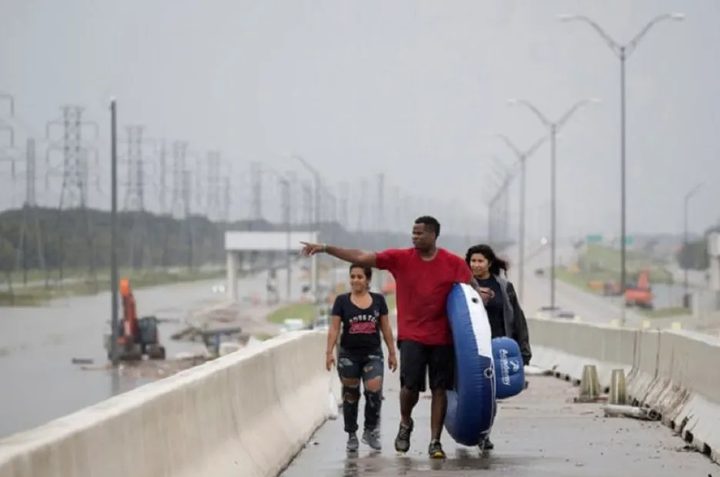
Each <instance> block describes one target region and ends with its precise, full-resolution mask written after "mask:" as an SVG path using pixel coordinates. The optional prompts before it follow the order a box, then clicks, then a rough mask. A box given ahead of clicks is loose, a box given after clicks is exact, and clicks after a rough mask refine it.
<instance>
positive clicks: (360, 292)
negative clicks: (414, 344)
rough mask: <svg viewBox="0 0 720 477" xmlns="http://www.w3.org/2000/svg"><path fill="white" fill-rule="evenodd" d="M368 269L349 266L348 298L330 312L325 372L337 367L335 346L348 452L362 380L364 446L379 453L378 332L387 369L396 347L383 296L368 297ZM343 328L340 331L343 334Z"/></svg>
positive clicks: (353, 443)
mask: <svg viewBox="0 0 720 477" xmlns="http://www.w3.org/2000/svg"><path fill="white" fill-rule="evenodd" d="M371 277H372V269H371V268H366V267H361V266H358V265H351V266H350V288H351V290H352V291H351V292H350V293H344V294H342V295H338V297H337V298H336V299H335V304H334V305H333V309H332V318H331V323H330V328H329V330H328V340H327V351H326V353H325V366H326V368H327V370H328V371H329V370H330V369H331V368H332V366H333V364H335V353H334V349H335V344H336V343H337V341H338V336H340V344H339V346H338V356H337V370H338V374H339V376H340V381H341V382H342V390H343V418H344V421H345V432H347V433H348V442H347V450H348V451H349V452H355V451H357V449H358V439H357V436H356V432H357V430H358V424H357V414H358V401H359V400H360V381H361V380H362V384H363V390H364V394H365V422H364V432H363V435H362V441H363V442H364V443H365V444H367V445H369V446H370V447H371V448H373V449H375V450H380V436H379V429H378V423H379V420H380V407H381V404H382V382H383V374H384V372H383V368H384V364H383V352H382V346H381V341H380V333H382V335H383V338H384V341H385V345H386V346H387V349H388V367H389V368H390V369H391V370H392V371H395V370H396V369H397V357H396V354H395V343H394V342H393V335H392V329H391V328H390V322H389V320H388V308H387V303H385V297H383V296H382V295H380V294H378V293H372V292H370V278H371ZM341 328H342V330H341Z"/></svg>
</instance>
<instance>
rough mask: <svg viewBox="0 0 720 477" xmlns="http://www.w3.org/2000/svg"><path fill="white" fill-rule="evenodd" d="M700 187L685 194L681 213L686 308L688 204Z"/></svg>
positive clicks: (684, 301)
mask: <svg viewBox="0 0 720 477" xmlns="http://www.w3.org/2000/svg"><path fill="white" fill-rule="evenodd" d="M701 187H702V184H698V185H696V186H695V187H693V188H692V189H691V190H690V191H688V193H687V194H685V203H684V209H683V210H684V213H683V222H684V228H683V255H684V258H685V263H684V264H683V271H684V275H685V276H684V286H685V293H684V294H683V306H685V307H687V305H688V304H689V303H690V301H689V299H688V290H689V286H688V264H687V259H688V246H689V245H690V243H689V240H688V204H689V202H690V199H691V198H692V196H694V195H695V194H697V192H698V191H699V190H700V188H701Z"/></svg>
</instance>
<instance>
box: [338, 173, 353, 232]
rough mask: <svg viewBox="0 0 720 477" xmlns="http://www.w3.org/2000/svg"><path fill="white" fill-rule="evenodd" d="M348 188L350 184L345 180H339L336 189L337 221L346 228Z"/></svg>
mask: <svg viewBox="0 0 720 477" xmlns="http://www.w3.org/2000/svg"><path fill="white" fill-rule="evenodd" d="M349 188H350V185H349V184H348V183H347V182H341V183H340V188H339V190H338V197H339V202H340V206H339V209H340V210H339V213H340V217H339V221H340V225H341V226H342V227H343V228H345V229H347V228H348V192H349V191H348V189H349Z"/></svg>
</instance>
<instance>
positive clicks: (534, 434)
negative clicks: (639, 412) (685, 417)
mask: <svg viewBox="0 0 720 477" xmlns="http://www.w3.org/2000/svg"><path fill="white" fill-rule="evenodd" d="M529 381H530V386H529V388H528V389H527V390H526V391H524V392H523V393H522V394H520V395H519V396H517V397H515V398H512V399H510V400H508V401H506V402H504V403H502V404H501V405H500V409H499V414H498V417H497V419H496V423H495V426H494V428H493V434H492V440H493V442H494V443H495V450H493V451H490V452H489V453H488V455H487V456H484V457H481V456H480V455H479V452H478V450H477V449H476V448H467V447H463V446H460V445H457V444H455V442H454V441H453V440H452V438H451V437H450V436H448V435H447V433H444V434H443V439H442V441H443V445H444V448H445V451H446V452H447V455H448V459H447V460H445V461H435V460H430V459H429V458H428V456H427V445H428V441H429V437H430V436H429V434H430V431H429V413H430V400H429V395H421V397H420V401H419V403H418V405H417V407H416V408H415V412H414V416H413V417H414V419H415V431H414V432H413V435H412V440H411V448H410V451H409V452H408V453H407V454H406V455H398V454H397V453H396V452H395V450H394V447H393V441H394V438H395V433H396V431H397V426H398V422H399V417H398V413H399V409H398V387H399V383H398V379H397V374H395V375H392V377H388V378H387V383H386V386H385V392H386V399H385V401H384V403H383V406H384V407H383V417H384V419H383V422H382V424H381V427H382V442H383V450H382V451H381V452H379V453H378V452H371V451H370V450H369V449H368V447H367V446H365V445H364V444H361V447H360V452H359V453H358V455H357V456H356V457H348V456H346V453H345V440H346V434H345V433H344V432H343V429H342V428H343V423H342V413H340V417H339V418H338V420H336V421H328V422H326V423H325V425H324V426H323V427H321V428H320V429H319V430H318V431H317V432H316V433H315V435H314V436H313V437H312V438H311V440H310V442H309V443H308V444H307V446H306V447H305V449H304V450H303V451H302V452H301V453H300V454H299V455H298V456H297V457H296V459H295V460H294V461H293V462H292V463H291V464H290V466H289V467H288V469H286V471H285V472H284V473H283V474H281V475H282V476H284V477H295V476H298V477H300V476H309V475H312V476H346V477H350V476H364V475H371V476H394V475H405V476H418V475H433V476H462V475H483V476H503V477H514V476H547V477H551V476H552V477H560V476H567V477H576V476H597V477H600V476H602V477H606V476H613V477H619V476H648V477H650V476H653V477H655V476H668V477H670V476H672V477H675V476H678V475H688V476H702V477H706V476H708V475H716V476H717V475H720V466H717V465H715V464H713V463H712V462H711V461H710V460H709V459H708V458H706V457H705V456H703V455H700V454H698V453H695V452H687V451H685V450H684V442H683V441H682V440H681V439H680V438H678V437H676V436H674V435H673V434H672V433H671V431H670V429H668V428H666V427H664V426H662V425H661V424H659V423H657V422H644V421H637V420H630V419H620V418H604V417H603V414H602V410H601V407H600V405H599V404H574V403H572V398H573V397H574V396H576V395H577V388H573V387H572V386H571V385H569V384H568V383H566V382H564V381H560V380H556V379H555V378H551V377H541V376H533V377H530V378H529ZM363 403H364V400H361V406H362V405H363ZM359 414H360V416H362V411H361V412H360V413H359ZM360 419H362V417H361V418H360ZM360 426H361V427H362V423H360Z"/></svg>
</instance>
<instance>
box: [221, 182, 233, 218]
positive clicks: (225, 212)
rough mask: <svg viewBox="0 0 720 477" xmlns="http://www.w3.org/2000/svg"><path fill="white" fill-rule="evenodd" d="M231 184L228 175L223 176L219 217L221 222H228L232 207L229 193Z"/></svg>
mask: <svg viewBox="0 0 720 477" xmlns="http://www.w3.org/2000/svg"><path fill="white" fill-rule="evenodd" d="M230 190H231V184H230V176H229V175H228V176H225V177H224V178H223V200H222V212H221V215H220V217H221V219H222V220H223V222H225V223H228V222H230V209H231V208H232V195H231V192H230Z"/></svg>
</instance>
